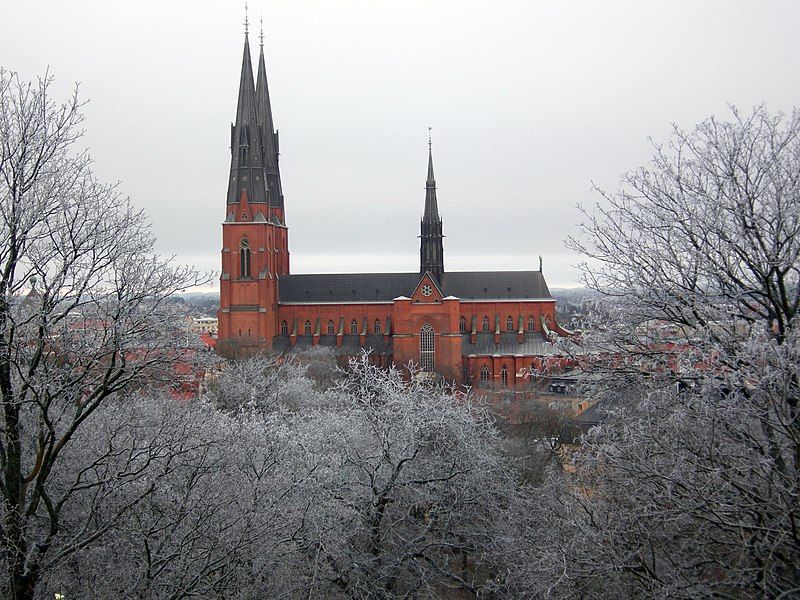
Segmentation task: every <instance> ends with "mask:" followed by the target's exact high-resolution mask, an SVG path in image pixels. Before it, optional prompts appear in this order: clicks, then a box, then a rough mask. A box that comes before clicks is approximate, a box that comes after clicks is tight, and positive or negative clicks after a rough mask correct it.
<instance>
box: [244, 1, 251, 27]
mask: <svg viewBox="0 0 800 600" xmlns="http://www.w3.org/2000/svg"><path fill="white" fill-rule="evenodd" d="M249 29H250V20H249V19H248V18H247V2H245V3H244V34H245V35H247V34H248V33H249Z"/></svg>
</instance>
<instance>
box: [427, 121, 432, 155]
mask: <svg viewBox="0 0 800 600" xmlns="http://www.w3.org/2000/svg"><path fill="white" fill-rule="evenodd" d="M431 129H433V127H431V126H430V125H428V150H430V149H431Z"/></svg>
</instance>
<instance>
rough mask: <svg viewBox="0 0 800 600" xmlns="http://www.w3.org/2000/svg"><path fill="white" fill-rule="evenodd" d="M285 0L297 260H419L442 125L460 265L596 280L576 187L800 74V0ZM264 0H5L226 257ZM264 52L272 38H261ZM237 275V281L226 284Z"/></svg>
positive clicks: (172, 224) (9, 40)
mask: <svg viewBox="0 0 800 600" xmlns="http://www.w3.org/2000/svg"><path fill="white" fill-rule="evenodd" d="M249 4H250V30H251V34H250V41H251V46H252V48H253V49H254V51H255V52H257V49H258V28H259V25H258V19H259V16H260V15H261V14H263V17H264V33H265V38H266V39H265V52H266V59H267V73H268V76H269V84H270V94H271V97H272V109H273V115H274V119H275V123H276V127H277V128H278V129H279V130H280V134H281V138H280V139H281V176H282V180H283V189H284V195H285V198H286V212H287V222H288V225H289V227H290V237H289V244H290V251H291V253H292V259H291V260H292V271H293V272H297V273H300V272H348V271H415V270H416V269H417V268H418V267H419V241H418V239H417V237H416V236H417V235H419V218H420V215H421V212H422V208H423V203H424V198H425V174H426V164H427V126H428V125H431V126H433V128H434V129H433V150H434V162H435V168H436V178H437V184H438V197H439V208H440V211H441V213H442V218H443V220H444V232H445V235H446V236H447V237H446V239H445V268H446V269H450V270H472V269H476V270H477V269H501V270H513V269H535V268H538V258H537V255H539V254H541V255H543V257H544V270H545V275H546V277H547V280H548V282H549V284H550V285H551V287H558V286H569V285H576V284H577V277H578V275H577V271H575V270H574V269H573V268H572V267H571V265H574V264H575V263H576V262H577V260H578V258H577V257H576V256H574V255H572V254H570V253H569V251H568V250H566V249H565V248H564V244H563V240H564V238H565V236H566V235H567V234H569V233H574V232H575V225H576V223H578V222H579V221H580V216H579V214H578V212H577V210H576V208H575V205H576V203H578V202H582V203H586V204H589V203H591V202H593V201H595V200H597V197H596V194H594V193H593V192H592V190H591V182H592V181H594V182H595V183H596V184H597V185H599V186H600V187H602V188H606V189H614V188H616V187H617V183H618V181H619V176H620V174H621V173H623V172H625V171H627V170H630V169H633V168H635V167H637V166H639V165H642V164H644V163H645V162H647V161H648V160H649V158H650V156H651V155H652V148H651V146H650V142H649V141H648V137H652V138H653V139H655V140H660V139H664V138H665V137H666V135H667V134H668V133H669V130H670V126H671V123H676V124H678V125H679V126H681V127H686V128H688V127H692V126H693V125H694V124H695V123H697V122H698V121H700V120H702V119H704V118H706V117H708V116H709V115H711V114H716V115H724V114H725V113H726V111H727V108H726V106H727V104H735V105H737V106H738V107H740V108H741V109H745V110H750V109H751V108H752V107H753V106H754V105H757V104H760V103H766V105H767V107H768V108H769V109H770V111H772V112H777V111H779V110H780V111H789V110H791V108H792V106H793V105H794V104H796V103H798V98H799V97H800V76H798V59H800V35H798V31H800V2H794V1H786V2H734V1H731V0H728V1H718V2H701V1H697V0H693V1H690V2H689V1H687V2H679V1H669V2H655V1H652V0H649V1H647V2H642V1H641V0H636V1H631V2H596V1H593V2H539V1H532V0H531V1H527V2H511V1H498V0H493V1H491V2H486V1H483V2H472V1H465V0H458V1H455V0H454V1H447V2H445V1H434V0H427V1H416V0H404V1H403V2H388V1H386V2H376V1H366V0H364V1H361V2H355V1H340V0H318V1H306V0H285V1H281V0H271V1H269V2H268V1H266V0H250V3H249ZM243 12H244V11H243V2H232V1H226V2H222V1H218V2H205V1H199V0H193V1H164V0H159V1H143V0H136V1H135V2H132V1H130V0H125V1H117V0H102V1H101V0H96V1H88V0H70V1H69V2H60V1H56V0H51V1H49V2H45V1H36V0H33V1H31V0H28V1H24V2H23V1H20V0H6V2H4V6H3V8H2V11H1V13H2V19H0V40H2V42H0V45H1V46H2V53H1V54H0V65H2V66H4V67H6V68H7V69H11V70H16V71H18V72H19V73H20V74H21V75H22V76H23V77H24V78H28V79H30V78H33V77H35V76H36V75H38V74H41V73H43V72H44V70H45V68H46V67H48V66H49V67H50V71H51V72H52V73H53V74H54V75H55V76H56V78H57V81H56V89H57V92H58V93H59V94H61V95H62V96H63V95H65V94H66V93H67V92H68V90H69V88H70V86H71V85H72V83H73V82H75V81H78V82H81V93H82V95H83V96H84V97H85V98H89V99H91V102H90V104H89V105H88V107H87V109H86V116H87V120H86V130H87V135H86V137H85V138H84V143H85V145H88V146H89V148H90V149H91V153H92V155H93V156H94V158H95V162H96V167H95V171H96V173H97V174H98V175H99V176H100V177H102V178H103V179H105V180H107V181H117V180H119V181H120V182H121V186H122V189H123V190H124V191H125V192H126V193H127V194H130V195H131V197H132V198H133V200H134V202H135V203H136V204H137V205H138V206H141V207H143V208H144V209H145V210H146V211H147V213H148V215H149V216H150V219H151V221H152V224H153V229H154V232H155V234H156V235H157V237H158V250H159V251H160V252H162V253H165V254H176V255H177V257H178V259H179V260H180V261H182V262H188V263H191V264H194V265H196V266H198V267H202V268H208V269H215V270H216V269H218V262H219V251H220V245H221V228H220V222H221V220H222V218H223V217H224V213H225V210H224V206H225V194H226V184H227V176H228V169H229V167H230V152H229V148H228V145H229V143H230V122H231V121H232V120H233V119H234V116H235V111H236V96H237V87H238V78H239V72H240V67H241V54H242V42H243V25H242V21H243V19H244V14H243ZM253 60H254V62H255V61H256V60H257V55H255V56H254V59H253ZM214 287H215V289H216V288H217V285H216V284H215V286H214Z"/></svg>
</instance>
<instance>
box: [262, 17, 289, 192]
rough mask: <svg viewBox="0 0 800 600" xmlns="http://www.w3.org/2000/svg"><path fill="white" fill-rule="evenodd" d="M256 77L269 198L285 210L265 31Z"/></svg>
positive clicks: (263, 157)
mask: <svg viewBox="0 0 800 600" xmlns="http://www.w3.org/2000/svg"><path fill="white" fill-rule="evenodd" d="M260 38H261V43H260V46H261V47H260V49H259V53H258V74H257V75H256V112H257V115H258V117H257V118H258V125H259V127H260V130H261V143H262V147H261V155H262V159H263V164H264V169H265V170H266V175H267V179H266V181H267V195H268V196H267V197H268V200H269V203H270V205H271V206H274V207H277V208H283V189H282V188H281V176H280V171H279V169H278V134H277V132H276V131H275V125H274V123H273V121H272V105H271V103H270V100H269V84H268V83H267V67H266V64H265V61H264V31H263V28H262V31H261V35H260Z"/></svg>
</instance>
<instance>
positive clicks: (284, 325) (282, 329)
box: [281, 321, 289, 335]
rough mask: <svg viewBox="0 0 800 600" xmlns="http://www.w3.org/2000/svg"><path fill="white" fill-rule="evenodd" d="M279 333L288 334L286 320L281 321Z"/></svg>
mask: <svg viewBox="0 0 800 600" xmlns="http://www.w3.org/2000/svg"><path fill="white" fill-rule="evenodd" d="M281 335H289V324H288V323H287V322H286V321H281Z"/></svg>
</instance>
